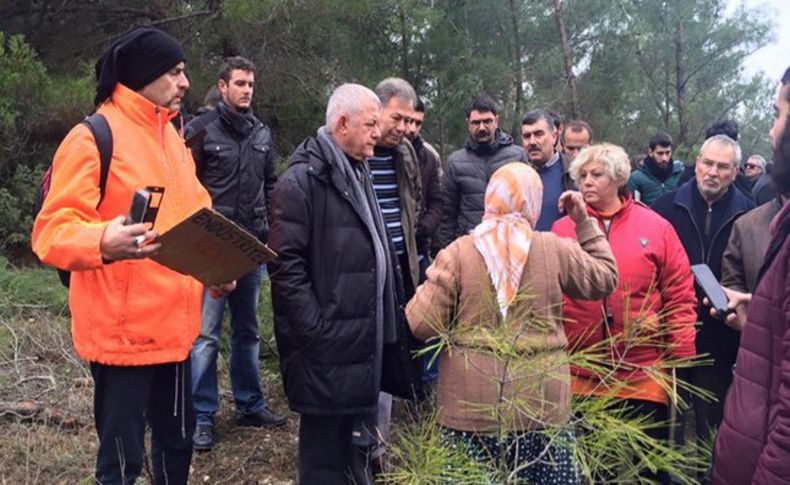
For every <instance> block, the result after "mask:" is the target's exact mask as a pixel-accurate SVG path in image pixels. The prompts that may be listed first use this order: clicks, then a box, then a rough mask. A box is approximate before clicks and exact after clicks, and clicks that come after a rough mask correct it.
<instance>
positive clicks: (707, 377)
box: [688, 362, 732, 440]
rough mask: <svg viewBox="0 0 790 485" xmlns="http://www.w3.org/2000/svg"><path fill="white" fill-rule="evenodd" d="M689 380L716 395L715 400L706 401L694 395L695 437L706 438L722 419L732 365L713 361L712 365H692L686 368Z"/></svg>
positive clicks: (730, 382) (730, 381)
mask: <svg viewBox="0 0 790 485" xmlns="http://www.w3.org/2000/svg"><path fill="white" fill-rule="evenodd" d="M688 372H689V374H688V375H689V382H690V383H691V384H693V385H695V386H697V387H701V388H703V389H707V390H708V391H710V392H712V393H713V394H714V395H715V396H716V400H717V402H708V401H704V400H702V399H700V398H699V397H697V396H694V397H693V399H692V403H693V405H694V416H695V417H696V424H697V439H703V440H707V439H709V438H710V434H711V431H712V430H714V429H717V428H718V427H719V425H720V424H721V421H722V419H724V398H725V397H727V390H728V389H729V388H730V384H732V365H731V364H730V363H729V362H722V363H720V362H715V363H714V365H709V366H702V367H692V368H690V369H689V370H688Z"/></svg>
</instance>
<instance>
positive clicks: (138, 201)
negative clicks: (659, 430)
mask: <svg viewBox="0 0 790 485" xmlns="http://www.w3.org/2000/svg"><path fill="white" fill-rule="evenodd" d="M150 200H151V192H150V191H148V190H146V189H137V190H135V191H134V195H133V196H132V205H131V206H130V207H129V215H128V216H126V222H124V224H126V225H127V226H129V225H132V224H140V223H141V222H143V221H145V212H146V211H147V210H148V202H149V201H150Z"/></svg>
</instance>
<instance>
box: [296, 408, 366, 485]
mask: <svg viewBox="0 0 790 485" xmlns="http://www.w3.org/2000/svg"><path fill="white" fill-rule="evenodd" d="M355 418H356V416H314V415H308V414H302V415H301V418H300V420H299V484H300V485H347V484H356V485H372V484H373V469H372V465H371V452H372V448H361V447H359V446H357V445H355V444H354V443H352V431H353V428H354V421H355Z"/></svg>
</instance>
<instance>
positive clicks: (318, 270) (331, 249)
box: [269, 138, 418, 415]
mask: <svg viewBox="0 0 790 485" xmlns="http://www.w3.org/2000/svg"><path fill="white" fill-rule="evenodd" d="M324 143H326V142H324V141H321V140H319V139H317V138H308V139H306V140H305V141H304V142H302V144H301V145H300V146H299V147H298V148H297V149H296V151H295V152H294V154H293V155H292V156H291V160H290V165H289V167H288V169H287V170H286V171H285V172H284V173H283V174H282V176H281V177H280V180H279V182H278V183H277V185H276V187H275V189H274V194H273V196H272V225H271V233H270V237H269V245H270V247H271V248H272V249H273V250H274V251H275V252H277V254H278V259H277V260H276V261H275V262H273V263H270V264H269V271H270V277H271V282H272V302H273V306H274V330H275V336H276V338H277V347H278V350H279V354H280V369H281V372H282V376H283V383H284V386H285V393H286V395H287V396H288V402H289V404H290V407H291V409H293V410H294V411H296V412H298V413H303V414H313V415H333V414H368V413H372V412H374V411H375V410H376V407H377V403H378V394H379V390H380V388H382V389H384V390H388V391H389V392H396V391H397V389H394V388H388V386H389V384H391V383H392V379H391V377H392V375H393V374H392V373H391V372H390V370H391V369H392V368H393V367H392V365H391V364H392V363H393V362H394V361H395V360H398V359H400V360H399V363H396V366H397V365H404V366H405V367H404V368H409V371H408V372H405V373H404V372H400V371H396V372H395V373H394V374H396V377H397V374H401V375H403V374H409V376H408V379H409V380H411V379H415V378H416V372H417V370H418V364H417V361H413V363H412V360H411V358H410V356H409V350H410V349H409V348H407V347H406V342H408V336H410V333H409V331H408V328H407V325H406V322H405V317H404V314H403V308H402V305H403V302H402V298H403V297H402V295H403V292H402V282H401V281H400V280H398V279H397V275H400V269H399V268H398V267H397V266H395V267H394V268H392V271H394V272H395V273H394V274H395V275H396V285H395V286H396V293H397V294H396V298H397V299H398V301H399V303H400V304H399V308H398V315H397V316H396V317H395V318H396V319H397V321H398V325H397V328H398V333H399V343H400V342H403V345H401V346H398V348H397V352H389V353H388V349H387V348H384V349H382V345H381V338H380V335H378V336H377V323H376V315H375V309H376V274H375V266H376V263H375V252H374V251H375V250H374V248H373V242H372V240H371V236H370V233H369V232H368V230H367V229H366V227H365V224H364V222H363V219H362V217H361V215H360V213H361V208H360V207H361V206H360V205H359V203H358V202H357V201H356V199H355V197H354V193H353V190H352V188H351V187H350V186H348V185H347V183H346V181H345V179H344V178H343V176H342V175H341V173H340V172H339V170H338V169H337V167H336V166H335V165H334V164H333V163H331V162H328V161H327V160H331V157H330V156H329V154H330V153H331V151H330V149H329V147H327V146H325V145H324ZM390 251H391V252H392V253H393V254H394V250H393V249H392V247H391V246H390ZM392 259H393V262H395V261H397V258H392ZM394 264H396V263H394ZM390 350H392V349H390ZM393 354H397V356H399V357H396V358H394V359H393ZM382 360H383V362H384V364H383V366H382ZM401 370H403V368H402V369H401ZM396 393H397V392H396ZM398 394H401V393H398Z"/></svg>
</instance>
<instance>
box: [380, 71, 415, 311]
mask: <svg viewBox="0 0 790 485" xmlns="http://www.w3.org/2000/svg"><path fill="white" fill-rule="evenodd" d="M374 91H375V93H376V95H377V96H378V98H379V101H381V124H380V126H381V138H379V139H378V141H377V142H376V148H375V149H374V150H373V156H372V157H370V158H369V159H368V166H369V167H370V174H371V180H372V181H373V190H374V192H375V193H376V199H377V200H378V203H379V206H380V207H381V213H382V215H383V216H384V223H385V224H386V226H387V232H389V234H390V238H391V239H392V244H393V245H394V246H395V254H396V256H397V257H398V263H399V264H400V266H401V270H402V277H403V283H404V288H405V290H406V299H407V300H406V301H408V300H409V299H411V296H412V295H413V294H414V289H415V288H416V286H417V283H418V281H419V274H420V267H419V259H418V254H417V239H416V237H415V232H416V230H417V215H418V211H419V207H420V204H421V199H422V185H421V179H420V167H419V164H418V158H417V153H416V152H415V151H414V147H413V146H412V144H411V143H409V141H408V140H407V139H406V138H405V134H406V127H407V125H408V123H409V120H410V116H411V113H412V111H414V106H415V105H416V104H417V94H416V93H415V92H414V88H412V86H411V84H409V83H408V82H406V81H405V80H403V79H400V78H397V77H391V78H387V79H385V80H383V81H381V82H380V83H379V84H378V85H377V86H376V89H374ZM403 303H404V304H405V303H406V302H403Z"/></svg>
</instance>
